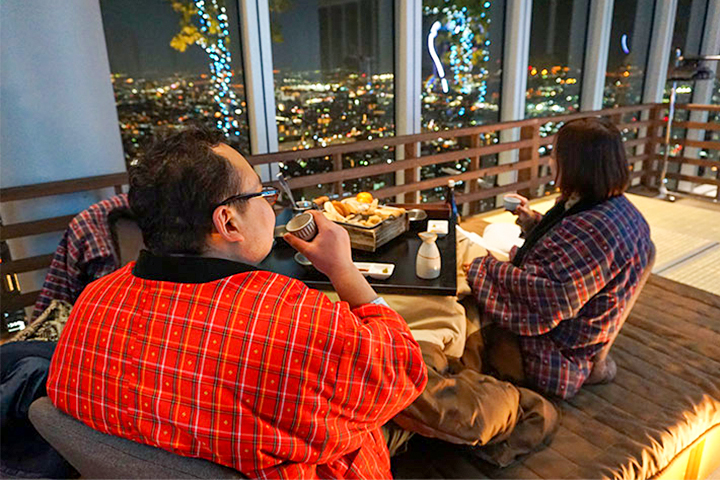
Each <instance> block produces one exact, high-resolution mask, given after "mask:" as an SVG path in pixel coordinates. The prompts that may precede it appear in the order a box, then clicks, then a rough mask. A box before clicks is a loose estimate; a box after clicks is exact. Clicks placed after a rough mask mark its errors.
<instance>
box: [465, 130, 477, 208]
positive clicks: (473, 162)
mask: <svg viewBox="0 0 720 480" xmlns="http://www.w3.org/2000/svg"><path fill="white" fill-rule="evenodd" d="M479 147H480V135H479V134H477V133H476V134H475V135H472V136H471V137H470V148H479ZM478 170H480V156H479V155H473V156H472V157H470V171H471V172H476V171H478ZM478 180H479V179H478V178H473V179H472V180H468V182H467V184H468V187H467V188H466V189H465V191H466V192H467V193H476V192H477V191H478V190H479V187H478ZM479 205H480V201H479V200H476V201H474V202H470V204H469V205H468V215H475V214H476V213H478V211H479V210H480V209H479V208H478V207H479Z"/></svg>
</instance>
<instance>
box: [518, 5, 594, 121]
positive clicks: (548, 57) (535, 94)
mask: <svg viewBox="0 0 720 480" xmlns="http://www.w3.org/2000/svg"><path fill="white" fill-rule="evenodd" d="M589 4H590V1H589V0H535V1H534V2H533V9H532V27H531V30H530V57H529V66H528V77H527V78H528V80H527V101H526V104H525V116H526V117H544V116H549V115H557V114H560V113H569V112H575V111H578V110H579V109H580V80H581V78H582V70H583V61H584V58H585V40H586V38H585V37H586V32H587V28H588V14H589Z"/></svg>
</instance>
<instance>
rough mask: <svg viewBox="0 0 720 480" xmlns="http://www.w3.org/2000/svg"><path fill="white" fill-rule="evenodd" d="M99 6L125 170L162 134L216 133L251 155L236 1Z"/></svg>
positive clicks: (108, 1) (130, 1) (129, 0)
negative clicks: (189, 128) (192, 128)
mask: <svg viewBox="0 0 720 480" xmlns="http://www.w3.org/2000/svg"><path fill="white" fill-rule="evenodd" d="M202 5H203V6H202V8H201V10H198V6H197V5H196V2H192V1H185V0H171V1H168V0H101V2H100V7H101V12H102V18H103V26H104V29H105V39H106V44H107V50H108V57H109V60H110V70H111V72H112V82H113V87H114V90H115V99H116V103H117V111H118V119H119V122H120V131H121V136H122V142H123V148H124V151H125V158H126V161H127V162H131V161H132V160H133V159H134V158H136V157H137V156H138V155H139V154H141V153H142V151H143V148H144V146H145V144H146V143H147V142H148V141H149V140H150V139H151V138H152V137H153V136H154V135H155V133H156V132H157V131H158V129H161V128H179V127H182V126H184V125H187V124H199V125H202V126H205V127H207V128H217V129H219V130H221V131H223V133H225V134H226V135H227V138H228V143H229V144H230V145H232V146H233V147H235V148H237V149H238V150H239V151H240V152H242V153H245V154H247V153H249V151H250V146H249V135H248V124H247V115H246V111H245V106H246V104H245V88H244V84H243V75H242V57H241V54H240V36H239V34H238V21H237V19H238V13H237V8H236V5H237V3H236V2H234V1H227V2H226V1H224V0H206V2H204V3H203V4H202Z"/></svg>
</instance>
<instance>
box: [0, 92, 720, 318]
mask: <svg viewBox="0 0 720 480" xmlns="http://www.w3.org/2000/svg"><path fill="white" fill-rule="evenodd" d="M678 109H681V110H683V109H684V110H707V111H711V112H718V111H720V107H717V106H706V105H681V106H679V107H678ZM665 111H666V107H665V106H664V105H661V104H647V105H634V106H627V107H620V108H614V109H608V110H600V111H596V112H582V113H573V114H568V115H560V116H555V117H544V118H534V119H527V120H521V121H514V122H504V123H498V124H492V125H481V126H476V127H469V128H461V129H455V130H444V131H440V132H428V133H421V134H417V135H406V136H398V137H388V138H381V139H377V140H371V141H361V142H355V143H350V144H343V145H333V146H329V147H326V148H321V149H311V150H299V151H288V152H280V153H272V154H266V155H256V156H252V157H249V158H248V160H249V161H250V163H251V164H252V165H256V166H257V165H264V164H269V163H275V162H284V163H288V162H298V161H303V160H308V159H312V158H324V159H327V160H328V162H329V164H331V165H332V170H331V171H328V172H324V173H319V174H314V175H307V176H300V177H294V178H290V179H289V184H290V186H291V188H293V189H302V188H305V187H309V186H313V185H318V184H324V185H328V186H331V188H332V189H333V191H334V193H338V194H342V193H343V188H344V187H343V183H344V182H348V181H352V180H355V179H359V178H364V177H372V176H375V175H382V174H394V173H397V172H404V174H405V175H404V177H405V181H404V182H403V183H402V184H396V185H392V186H388V187H384V188H382V189H379V190H376V191H374V192H373V193H374V195H375V196H376V197H378V198H393V197H397V196H398V195H412V196H415V198H417V194H418V192H420V191H422V190H427V189H432V188H435V187H439V186H443V185H446V184H447V181H448V180H449V179H453V180H455V181H456V182H460V181H463V182H465V184H466V185H467V186H466V188H465V191H464V192H461V193H460V194H459V195H458V196H457V201H458V203H460V204H469V205H470V208H469V210H470V212H471V213H472V212H475V211H476V210H477V202H478V201H479V200H482V199H487V198H492V197H495V196H497V195H499V194H502V193H505V192H510V191H523V192H524V193H526V194H529V195H531V196H532V195H533V194H535V193H537V192H538V191H540V190H541V187H543V186H545V185H547V184H548V183H549V182H550V181H551V180H552V179H553V177H552V176H551V175H549V174H547V172H546V170H547V169H542V168H540V167H542V166H545V165H548V163H549V157H548V155H547V154H544V155H543V154H541V153H540V151H541V147H547V146H549V145H551V144H552V143H553V141H554V135H552V134H550V135H546V136H543V132H544V131H546V130H547V128H546V127H548V126H549V125H553V124H558V123H561V122H567V121H568V120H571V119H574V118H581V117H585V116H589V115H595V116H604V117H608V118H611V119H612V120H613V122H614V123H615V124H616V125H618V127H619V128H620V129H621V130H622V131H623V132H624V133H625V135H626V136H628V139H627V140H626V141H625V146H626V147H627V150H628V163H629V168H630V169H631V170H632V173H631V177H632V178H633V179H637V178H640V179H641V181H642V182H643V183H644V184H645V185H647V186H653V185H654V184H655V182H656V181H657V177H658V175H659V171H660V168H661V167H660V161H661V160H662V148H661V147H662V143H663V132H664V128H663V127H664V125H665V120H664V117H663V115H665ZM674 125H675V127H677V128H685V129H701V130H712V131H718V130H720V126H719V125H718V124H717V123H712V122H707V123H700V122H675V124H674ZM510 129H519V137H516V138H518V139H517V140H512V141H505V142H502V141H500V136H501V135H500V133H501V132H502V131H506V130H510ZM631 137H632V138H631ZM438 139H442V141H443V142H445V143H448V142H449V143H451V144H452V148H453V149H452V150H449V151H441V152H435V153H429V154H423V153H422V152H423V151H424V150H425V151H427V150H428V148H427V147H429V146H433V144H434V142H437V141H438ZM680 143H681V144H682V145H684V146H688V147H698V148H703V149H712V150H720V142H716V141H696V140H682V141H681V142H680ZM423 146H424V147H426V148H425V149H423V148H422V147H423ZM376 151H383V152H391V153H392V154H393V156H396V155H397V159H396V160H395V161H392V162H390V163H388V162H383V163H377V164H373V165H367V166H360V167H353V168H343V163H344V162H343V160H344V158H345V156H347V155H352V154H358V153H362V152H369V153H372V152H376ZM397 152H401V155H398V154H397ZM503 152H517V161H515V162H514V163H507V164H497V165H493V166H487V167H482V166H481V158H482V157H484V156H487V155H495V154H501V153H503ZM460 160H469V162H468V165H469V168H468V169H467V171H465V172H463V173H460V174H458V175H452V176H446V177H441V178H430V179H425V180H423V179H421V178H419V168H420V167H423V166H428V165H437V164H444V163H446V162H457V161H460ZM671 161H672V162H675V163H681V164H687V165H697V166H702V167H709V168H712V167H717V166H718V165H720V164H718V162H713V161H711V160H707V159H701V158H686V157H685V156H680V157H671ZM509 172H517V175H516V178H515V180H514V181H512V182H510V183H507V184H504V185H494V186H491V187H488V188H482V187H481V186H480V185H479V184H478V182H477V181H476V180H478V179H482V178H484V177H491V176H495V175H499V174H503V173H509ZM667 177H668V178H671V179H677V180H687V181H690V182H695V183H704V184H711V185H718V186H720V180H718V179H717V178H706V177H701V176H691V175H684V174H680V173H668V175H667ZM636 182H637V180H636ZM125 184H127V174H126V173H118V174H113V175H104V176H99V177H89V178H79V179H74V180H66V181H60V182H50V183H44V184H37V185H27V186H22V187H13V188H5V189H0V202H2V203H6V202H13V201H18V200H29V199H34V198H40V197H46V196H53V195H61V194H67V193H75V192H81V191H89V190H97V189H101V188H107V187H114V188H115V191H116V192H119V191H120V189H121V187H122V185H125ZM718 190H719V191H720V188H719V189H718ZM406 201H407V198H406ZM73 217H74V215H65V216H61V217H54V218H48V219H44V220H38V221H32V222H23V223H16V224H12V225H5V226H2V227H0V240H10V239H19V238H24V237H30V236H33V235H39V234H43V233H50V232H58V231H63V230H64V229H65V228H66V227H67V224H68V223H69V221H70V220H71V219H72V218H73ZM51 258H52V253H51V252H48V253H47V254H43V255H38V256H34V257H30V258H23V259H18V260H13V261H10V262H5V263H3V264H0V275H2V278H3V281H6V276H7V275H15V274H19V273H25V272H32V271H36V270H40V269H43V268H47V266H48V265H49V263H50V259H51ZM37 294H38V292H37V291H35V292H29V293H23V294H21V295H13V296H11V297H8V296H4V297H3V299H2V310H3V311H10V310H13V309H17V308H19V307H24V306H29V305H32V304H33V303H34V301H35V298H36V297H37Z"/></svg>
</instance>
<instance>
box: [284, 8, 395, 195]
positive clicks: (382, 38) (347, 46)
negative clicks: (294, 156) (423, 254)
mask: <svg viewBox="0 0 720 480" xmlns="http://www.w3.org/2000/svg"><path fill="white" fill-rule="evenodd" d="M393 8H394V6H393V1H392V0H292V1H291V2H287V3H280V2H279V3H278V4H277V5H276V6H275V7H272V6H271V24H272V25H271V28H272V39H273V49H272V50H273V68H274V72H275V102H276V104H277V127H278V143H279V146H280V150H281V151H282V150H297V149H306V148H317V147H326V146H330V145H337V144H344V143H351V142H357V141H360V140H373V139H378V138H382V137H386V136H390V135H394V133H395V101H394V100H395V81H394V35H393V32H394V24H393ZM394 158H395V153H394V151H392V150H390V149H382V150H379V151H375V152H368V153H356V154H350V155H344V156H343V158H342V163H343V168H355V167H363V166H368V165H372V164H376V163H385V162H391V161H393V160H394ZM281 167H282V170H283V172H284V173H285V174H286V175H288V176H301V175H311V174H315V173H322V172H326V171H329V170H331V169H332V167H333V164H332V162H331V161H330V159H329V158H324V157H321V158H317V159H309V160H307V161H303V162H293V163H288V164H285V165H282V166H281ZM394 182H395V176H394V175H393V174H385V175H378V176H373V177H368V178H362V179H357V180H350V181H348V182H345V183H344V185H343V189H344V190H345V191H350V192H357V191H361V190H374V189H379V188H382V187H386V186H392V185H394ZM327 189H328V186H326V185H318V186H317V187H314V188H305V189H303V190H302V192H300V196H302V197H304V198H312V197H314V196H317V195H324V194H326V193H328V190H327Z"/></svg>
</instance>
